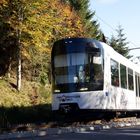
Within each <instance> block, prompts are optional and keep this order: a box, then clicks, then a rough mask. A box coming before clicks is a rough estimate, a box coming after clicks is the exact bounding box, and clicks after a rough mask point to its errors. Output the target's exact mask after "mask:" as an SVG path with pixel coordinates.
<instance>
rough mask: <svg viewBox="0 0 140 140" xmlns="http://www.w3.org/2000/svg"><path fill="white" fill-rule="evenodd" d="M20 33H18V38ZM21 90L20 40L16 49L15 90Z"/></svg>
mask: <svg viewBox="0 0 140 140" xmlns="http://www.w3.org/2000/svg"><path fill="white" fill-rule="evenodd" d="M20 34H21V31H19V36H20ZM20 89H21V44H20V38H19V39H18V47H17V90H18V91H20Z"/></svg>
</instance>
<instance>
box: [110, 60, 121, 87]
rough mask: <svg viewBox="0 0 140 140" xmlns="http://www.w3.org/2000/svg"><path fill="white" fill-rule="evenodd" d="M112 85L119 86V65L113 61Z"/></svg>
mask: <svg viewBox="0 0 140 140" xmlns="http://www.w3.org/2000/svg"><path fill="white" fill-rule="evenodd" d="M111 84H112V85H113V86H117V87H118V86H119V63H118V62H116V61H115V60H113V59H111Z"/></svg>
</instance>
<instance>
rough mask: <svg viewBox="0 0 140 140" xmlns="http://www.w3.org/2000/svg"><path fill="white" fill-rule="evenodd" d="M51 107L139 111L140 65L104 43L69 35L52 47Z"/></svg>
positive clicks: (102, 110)
mask: <svg viewBox="0 0 140 140" xmlns="http://www.w3.org/2000/svg"><path fill="white" fill-rule="evenodd" d="M52 110H53V111H60V110H61V111H62V110H63V111H65V112H68V111H75V110H76V111H78V110H80V111H94V112H132V111H133V112H138V111H140V66H138V65H136V64H134V63H132V62H131V61H130V60H128V59H126V58H125V57H123V56H122V55H120V54H119V53H117V52H116V51H115V50H114V49H113V48H112V47H110V46H108V45H107V44H105V43H103V42H99V41H97V40H94V39H87V38H68V39H62V40H59V41H57V42H55V43H54V46H53V48H52Z"/></svg>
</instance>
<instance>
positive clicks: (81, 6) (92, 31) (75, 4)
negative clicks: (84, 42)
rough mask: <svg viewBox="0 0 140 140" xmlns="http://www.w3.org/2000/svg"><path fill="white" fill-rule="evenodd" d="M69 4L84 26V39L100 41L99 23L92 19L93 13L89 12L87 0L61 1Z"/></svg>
mask: <svg viewBox="0 0 140 140" xmlns="http://www.w3.org/2000/svg"><path fill="white" fill-rule="evenodd" d="M63 1H65V2H67V3H68V2H69V3H70V5H71V7H72V8H73V9H74V10H75V11H76V12H77V13H78V15H79V16H80V17H81V20H82V22H83V24H84V28H85V35H86V37H92V38H96V39H99V40H101V38H102V32H101V30H100V29H99V27H100V26H99V23H98V22H97V21H96V20H95V19H94V15H95V12H91V11H90V10H89V0H63Z"/></svg>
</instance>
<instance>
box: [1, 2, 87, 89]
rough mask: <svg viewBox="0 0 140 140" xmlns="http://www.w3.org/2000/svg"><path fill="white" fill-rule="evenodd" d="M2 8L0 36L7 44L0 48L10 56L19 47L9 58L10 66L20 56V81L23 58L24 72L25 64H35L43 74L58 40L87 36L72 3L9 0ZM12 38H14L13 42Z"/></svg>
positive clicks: (31, 66)
mask: <svg viewBox="0 0 140 140" xmlns="http://www.w3.org/2000/svg"><path fill="white" fill-rule="evenodd" d="M0 8H1V11H0V19H1V21H0V23H1V24H0V26H1V28H0V32H1V34H3V36H0V38H1V42H0V43H1V44H4V45H5V46H4V45H3V46H2V47H1V49H2V50H5V48H6V51H5V54H6V56H7V57H8V53H9V52H10V51H9V50H11V52H12V50H14V49H15V50H16V51H15V52H13V53H10V56H9V59H10V58H13V59H10V62H9V64H8V68H7V69H9V68H10V64H11V63H12V62H13V61H15V60H16V61H17V60H18V65H17V66H18V68H20V70H18V75H17V81H18V79H21V78H20V77H21V74H19V72H21V62H22V63H24V65H23V67H22V71H24V72H25V67H26V68H27V70H29V69H30V68H31V69H30V70H32V68H33V71H35V73H36V71H37V73H38V75H39V76H40V75H42V74H43V75H44V72H46V73H47V69H46V67H47V66H48V63H49V62H50V52H51V47H52V44H53V42H54V41H55V40H57V39H60V38H63V37H77V36H84V30H83V24H82V22H81V20H80V18H79V16H78V15H77V14H76V12H75V11H74V10H71V8H70V6H69V4H64V3H61V2H60V1H59V0H54V1H53V2H52V3H50V1H49V0H30V1H28V0H7V1H5V3H3V5H2V6H0ZM58 17H59V18H58ZM75 19H77V20H75ZM13 40H15V41H14V42H12V41H13ZM11 42H12V45H11ZM7 46H8V47H7ZM21 46H22V47H21ZM13 48H14V49H13ZM0 52H1V51H0ZM13 54H14V55H13ZM11 56H12V57H11ZM13 56H14V57H13ZM15 56H18V57H15ZM21 56H22V57H21ZM44 57H45V59H44ZM17 58H18V59H17ZM21 60H22V61H21ZM25 63H26V64H25ZM27 63H28V64H27ZM25 65H26V66H25ZM27 65H28V66H27ZM14 66H15V65H14ZM19 66H20V67H19ZM7 69H6V70H7ZM31 73H32V72H31ZM41 73H42V74H41ZM18 76H19V78H18ZM41 77H42V76H41ZM18 84H19V83H18V82H17V85H18ZM19 85H20V84H19ZM19 90H20V88H19Z"/></svg>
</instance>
